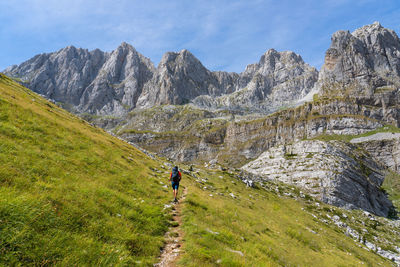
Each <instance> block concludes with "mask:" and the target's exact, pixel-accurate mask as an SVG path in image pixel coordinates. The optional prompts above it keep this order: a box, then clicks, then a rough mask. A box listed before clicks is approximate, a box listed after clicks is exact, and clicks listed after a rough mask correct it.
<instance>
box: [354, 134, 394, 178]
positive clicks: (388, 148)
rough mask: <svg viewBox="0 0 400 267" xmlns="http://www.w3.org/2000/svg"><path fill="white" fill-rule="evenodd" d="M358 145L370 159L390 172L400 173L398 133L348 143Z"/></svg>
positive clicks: (376, 135) (363, 138)
mask: <svg viewBox="0 0 400 267" xmlns="http://www.w3.org/2000/svg"><path fill="white" fill-rule="evenodd" d="M350 142H351V143H353V144H359V145H360V146H361V147H362V148H364V149H365V150H366V151H368V153H369V154H370V155H372V157H373V158H374V159H376V160H378V161H379V162H381V163H382V164H383V165H385V166H386V167H387V168H389V169H391V170H392V171H395V172H399V171H400V133H393V132H383V133H376V134H374V135H371V136H368V137H360V138H355V139H353V140H351V141H350Z"/></svg>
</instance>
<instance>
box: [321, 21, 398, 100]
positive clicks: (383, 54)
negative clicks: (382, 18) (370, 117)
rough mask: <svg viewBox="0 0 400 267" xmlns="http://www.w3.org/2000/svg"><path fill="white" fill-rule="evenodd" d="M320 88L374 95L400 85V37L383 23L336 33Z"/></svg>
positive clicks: (342, 93)
mask: <svg viewBox="0 0 400 267" xmlns="http://www.w3.org/2000/svg"><path fill="white" fill-rule="evenodd" d="M317 87H319V88H320V90H321V92H322V93H323V94H328V95H332V94H341V95H348V94H353V95H359V96H367V97H369V96H371V95H373V94H374V93H375V92H376V91H382V90H394V89H396V88H399V87H400V39H399V37H398V36H397V35H396V33H395V32H394V31H392V30H390V29H386V28H383V27H382V26H381V25H380V24H379V22H375V23H374V24H371V25H367V26H364V27H362V28H359V29H357V30H355V31H354V32H353V33H350V32H349V31H338V32H336V33H335V34H333V36H332V43H331V47H330V48H329V49H328V50H327V51H326V55H325V63H324V65H323V67H322V69H321V72H320V74H319V79H318V84H317Z"/></svg>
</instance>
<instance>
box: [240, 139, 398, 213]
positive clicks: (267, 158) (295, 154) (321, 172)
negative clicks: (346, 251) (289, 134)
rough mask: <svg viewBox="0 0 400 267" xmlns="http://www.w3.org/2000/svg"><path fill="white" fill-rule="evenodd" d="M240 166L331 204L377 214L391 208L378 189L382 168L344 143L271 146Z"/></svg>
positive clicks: (312, 142) (355, 148)
mask: <svg viewBox="0 0 400 267" xmlns="http://www.w3.org/2000/svg"><path fill="white" fill-rule="evenodd" d="M242 169H243V170H245V171H248V172H250V173H252V174H255V175H259V176H262V177H264V178H265V179H272V180H279V181H282V182H284V183H289V184H293V185H296V186H299V187H301V188H304V189H306V190H307V191H308V192H309V193H310V194H311V195H313V196H315V197H317V198H318V199H320V200H322V201H323V202H326V203H328V204H331V205H335V206H339V207H345V208H347V209H355V208H359V209H363V210H366V211H369V212H372V213H374V214H376V215H380V216H387V215H388V213H389V211H390V210H391V209H393V205H392V203H391V202H390V201H389V200H388V199H387V197H386V195H385V194H384V193H383V192H382V191H381V190H380V186H381V185H382V183H383V180H384V177H385V175H384V171H385V169H384V167H383V166H382V165H380V164H378V163H377V162H375V161H373V160H372V159H371V157H370V155H368V154H366V153H364V152H362V151H361V150H358V149H357V147H355V146H352V145H349V144H346V143H343V142H338V141H330V142H323V141H318V140H308V141H301V142H296V143H294V144H291V145H286V146H285V145H283V146H278V147H274V148H271V149H269V150H268V151H266V152H264V153H263V154H262V155H261V156H260V157H258V158H257V159H256V160H254V161H252V162H250V163H248V164H246V165H245V166H243V167H242Z"/></svg>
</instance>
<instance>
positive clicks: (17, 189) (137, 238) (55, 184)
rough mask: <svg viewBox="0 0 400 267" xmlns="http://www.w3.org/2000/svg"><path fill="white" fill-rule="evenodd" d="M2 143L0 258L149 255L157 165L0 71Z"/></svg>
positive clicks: (158, 219) (98, 260)
mask: <svg viewBox="0 0 400 267" xmlns="http://www.w3.org/2000/svg"><path fill="white" fill-rule="evenodd" d="M0 140H1V142H0V265H1V264H5V265H15V264H21V265H54V264H62V265H69V266H70V265H92V266H93V265H132V264H135V263H142V264H146V263H148V264H151V263H153V262H154V261H156V259H157V256H158V255H159V249H160V247H161V246H162V244H163V235H164V233H165V231H166V230H167V228H168V219H169V218H168V216H167V215H165V214H164V213H163V212H162V208H163V204H164V203H165V202H166V201H167V199H169V194H168V193H169V192H167V190H166V189H165V188H163V187H162V185H160V182H159V181H158V180H159V178H157V177H156V175H155V174H154V173H153V172H152V171H151V169H150V168H154V167H158V164H157V163H156V162H154V161H152V160H150V159H148V158H147V157H146V156H145V155H144V154H142V153H141V152H139V151H138V150H136V149H134V148H132V147H130V146H128V145H127V144H126V143H124V142H121V141H120V140H118V139H116V138H113V137H111V136H109V135H107V134H105V133H104V132H103V130H101V129H99V128H95V127H92V126H90V125H89V124H87V123H85V122H84V121H82V120H80V119H78V118H76V117H74V116H72V115H70V114H68V113H67V112H66V111H64V110H62V109H60V108H58V107H57V106H55V105H53V104H51V103H49V102H47V101H45V100H44V99H42V98H41V97H39V96H37V95H36V94H34V93H32V92H31V91H29V90H28V89H26V88H24V87H22V86H20V85H18V84H16V83H14V82H12V81H11V80H10V79H8V78H6V77H5V76H3V75H1V76H0Z"/></svg>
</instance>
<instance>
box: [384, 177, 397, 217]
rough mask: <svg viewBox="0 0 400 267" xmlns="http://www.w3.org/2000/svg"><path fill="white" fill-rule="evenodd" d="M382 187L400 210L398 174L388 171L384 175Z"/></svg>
mask: <svg viewBox="0 0 400 267" xmlns="http://www.w3.org/2000/svg"><path fill="white" fill-rule="evenodd" d="M382 188H383V189H384V190H385V191H386V192H387V193H388V194H389V196H390V200H391V201H392V202H393V205H394V206H395V207H396V209H397V211H400V174H398V173H395V172H393V171H390V172H389V173H388V174H387V175H386V177H385V181H384V182H383V185H382Z"/></svg>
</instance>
